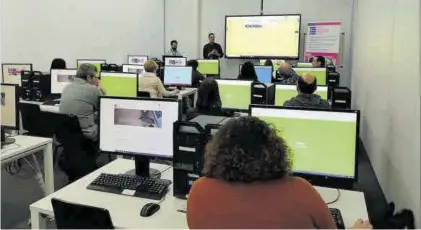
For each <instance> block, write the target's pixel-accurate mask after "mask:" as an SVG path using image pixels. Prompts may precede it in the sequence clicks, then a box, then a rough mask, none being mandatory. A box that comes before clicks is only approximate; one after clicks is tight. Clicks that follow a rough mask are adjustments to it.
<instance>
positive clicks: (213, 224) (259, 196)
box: [187, 177, 336, 229]
mask: <svg viewBox="0 0 421 230" xmlns="http://www.w3.org/2000/svg"><path fill="white" fill-rule="evenodd" d="M187 223H188V225H189V228H191V229H204V228H206V229H282V228H289V229H294V228H295V229H297V228H299V229H309V228H323V229H329V228H330V229H333V228H336V225H335V223H334V221H333V219H332V217H331V215H330V213H329V210H328V207H327V205H326V203H325V202H324V201H323V199H322V197H321V196H320V195H319V193H318V192H317V191H316V190H315V189H314V188H313V186H311V185H310V184H309V183H308V182H307V181H305V180H303V179H300V178H296V177H287V178H284V179H282V180H272V181H266V182H253V183H249V184H246V183H228V182H225V181H222V180H219V179H212V178H200V179H199V180H197V181H196V182H195V183H194V184H193V186H192V188H191V190H190V193H189V197H188V201H187Z"/></svg>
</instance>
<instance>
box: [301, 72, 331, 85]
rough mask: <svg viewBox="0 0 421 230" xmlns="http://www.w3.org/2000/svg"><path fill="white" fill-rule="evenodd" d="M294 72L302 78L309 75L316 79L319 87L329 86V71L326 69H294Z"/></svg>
mask: <svg viewBox="0 0 421 230" xmlns="http://www.w3.org/2000/svg"><path fill="white" fill-rule="evenodd" d="M293 70H294V71H295V72H296V73H297V74H298V75H300V76H303V75H304V74H306V73H308V74H311V75H313V76H315V77H316V79H317V85H327V81H326V78H327V70H326V68H293Z"/></svg>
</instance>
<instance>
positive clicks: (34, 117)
mask: <svg viewBox="0 0 421 230" xmlns="http://www.w3.org/2000/svg"><path fill="white" fill-rule="evenodd" d="M18 108H19V111H20V114H21V117H22V128H23V129H24V130H26V131H28V134H29V135H32V136H40V137H53V136H54V126H53V125H52V123H51V121H50V120H49V119H48V118H45V117H43V116H42V115H43V114H42V112H41V110H40V108H39V105H37V104H32V103H19V104H18Z"/></svg>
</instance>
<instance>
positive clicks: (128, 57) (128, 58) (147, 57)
mask: <svg viewBox="0 0 421 230" xmlns="http://www.w3.org/2000/svg"><path fill="white" fill-rule="evenodd" d="M131 57H146V60H149V56H148V55H140V54H139V55H136V54H129V55H127V65H140V66H144V65H145V63H143V64H129V61H130V58H131Z"/></svg>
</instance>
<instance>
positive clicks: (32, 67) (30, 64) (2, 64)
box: [1, 63, 34, 85]
mask: <svg viewBox="0 0 421 230" xmlns="http://www.w3.org/2000/svg"><path fill="white" fill-rule="evenodd" d="M5 65H29V66H30V67H31V70H30V71H31V72H32V71H34V65H33V64H32V63H1V83H4V74H3V73H4V66H5ZM4 84H11V85H13V84H12V83H4Z"/></svg>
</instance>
